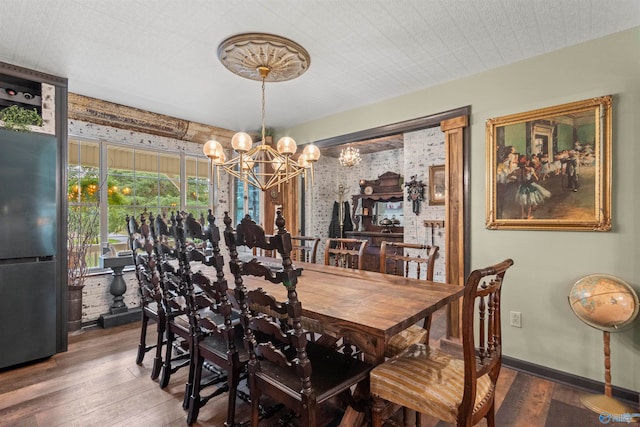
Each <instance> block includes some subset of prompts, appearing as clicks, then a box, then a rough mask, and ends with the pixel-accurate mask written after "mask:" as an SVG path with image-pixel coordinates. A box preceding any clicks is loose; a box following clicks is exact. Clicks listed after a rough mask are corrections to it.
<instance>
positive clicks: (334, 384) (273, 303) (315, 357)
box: [237, 212, 371, 427]
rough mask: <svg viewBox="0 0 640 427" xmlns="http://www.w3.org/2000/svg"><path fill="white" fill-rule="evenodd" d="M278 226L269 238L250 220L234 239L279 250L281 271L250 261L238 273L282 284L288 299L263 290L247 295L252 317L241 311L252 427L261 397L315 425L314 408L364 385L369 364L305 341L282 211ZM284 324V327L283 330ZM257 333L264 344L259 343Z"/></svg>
mask: <svg viewBox="0 0 640 427" xmlns="http://www.w3.org/2000/svg"><path fill="white" fill-rule="evenodd" d="M276 226H277V228H278V232H277V234H275V235H274V236H272V237H271V238H269V239H266V238H265V235H264V231H262V229H261V228H260V227H259V226H258V225H256V224H255V223H253V222H252V221H251V220H250V218H249V219H248V220H247V219H246V218H245V220H243V222H242V223H241V224H240V225H239V226H238V229H241V232H239V233H238V235H239V236H241V237H242V239H241V240H240V241H238V244H245V245H247V246H249V247H253V246H258V247H262V248H264V249H275V250H277V251H278V253H279V255H280V258H282V270H276V271H274V270H272V269H271V268H269V267H267V266H266V265H263V264H261V263H260V262H259V261H258V260H256V259H253V260H251V261H249V262H245V263H240V264H238V265H237V266H238V270H237V271H238V272H239V273H240V274H241V275H252V276H259V277H264V279H266V280H267V281H269V282H272V283H281V284H282V285H284V286H285V287H286V289H287V299H286V300H278V299H277V298H276V297H274V296H272V295H270V294H268V293H267V292H265V291H264V290H262V289H252V290H250V291H249V292H248V293H247V303H248V304H249V305H250V306H251V307H254V310H255V311H254V312H253V313H252V312H251V311H249V310H244V311H243V318H244V320H243V322H244V324H245V344H246V346H247V348H248V350H249V352H250V353H249V389H250V394H251V426H252V427H258V422H259V420H260V415H261V414H260V410H259V405H260V399H261V397H262V396H264V395H267V396H269V397H270V398H271V399H273V400H275V401H277V402H280V403H283V404H284V405H286V406H287V407H288V408H289V409H291V410H293V411H294V412H295V413H297V414H299V416H300V418H299V422H300V424H301V425H302V426H304V427H316V426H317V425H318V414H317V411H318V406H319V405H320V404H322V403H324V402H326V401H328V400H329V399H331V398H333V397H335V396H337V395H339V394H341V393H349V390H350V388H351V387H352V386H354V385H356V384H358V383H360V382H363V381H367V378H368V373H369V370H370V369H371V366H370V365H368V364H366V363H364V362H362V361H359V360H356V359H353V358H351V357H349V356H347V355H345V354H343V353H339V352H337V351H335V350H334V349H332V348H329V347H325V346H322V345H317V344H315V343H312V342H308V340H307V331H305V330H304V329H303V327H302V303H301V301H300V299H299V298H298V293H297V291H296V287H297V283H298V280H299V276H300V274H301V271H300V270H299V269H294V268H293V267H292V264H291V250H292V244H291V236H290V235H289V233H288V232H287V231H286V229H285V220H284V218H283V217H282V214H281V213H280V212H278V213H277V218H276ZM261 308H264V310H261ZM274 314H275V316H274ZM282 317H284V318H285V319H284V322H283V321H282V320H283V319H282ZM283 325H286V326H285V327H284V328H283ZM257 333H260V334H261V337H263V338H264V341H260V342H259V341H258V339H257V338H256V334H257Z"/></svg>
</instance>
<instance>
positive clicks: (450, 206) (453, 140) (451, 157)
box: [440, 116, 469, 340]
mask: <svg viewBox="0 0 640 427" xmlns="http://www.w3.org/2000/svg"><path fill="white" fill-rule="evenodd" d="M468 125H469V117H468V116H459V117H455V118H453V119H449V120H443V121H442V122H441V123H440V129H441V130H442V131H443V132H444V147H445V159H446V161H445V180H446V181H445V198H444V200H445V214H444V215H445V224H447V227H446V228H445V247H446V248H447V250H446V253H445V265H446V281H447V283H451V284H455V285H460V286H464V282H465V269H466V265H465V257H464V256H465V251H464V248H465V240H464V239H465V231H466V230H465V217H464V212H465V206H464V194H465V188H464V187H465V182H464V181H465V170H464V128H465V127H467V126H468ZM447 309H448V313H447V332H446V338H447V339H453V340H459V339H460V338H461V336H462V331H461V329H460V324H461V320H462V319H461V315H462V312H461V309H460V302H459V301H454V302H452V303H451V304H449V306H448V308H447Z"/></svg>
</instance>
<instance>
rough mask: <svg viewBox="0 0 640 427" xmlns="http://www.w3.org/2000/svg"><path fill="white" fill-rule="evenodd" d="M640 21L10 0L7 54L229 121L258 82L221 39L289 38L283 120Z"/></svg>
mask: <svg viewBox="0 0 640 427" xmlns="http://www.w3.org/2000/svg"><path fill="white" fill-rule="evenodd" d="M638 25H640V1H638V0H616V1H612V0H467V1H463V0H402V1H401V0H325V1H311V0H226V1H222V0H188V1H185V0H182V1H176V0H172V1H168V0H108V1H97V0H2V4H1V6H0V61H2V62H8V63H11V64H15V65H20V66H23V67H27V68H32V69H36V70H39V71H43V72H47V73H50V74H54V75H58V76H62V77H67V78H68V79H69V90H70V91H71V92H74V93H77V94H81V95H86V96H90V97H95V98H99V99H103V100H107V101H111V102H115V103H119V104H123V105H128V106H131V107H137V108H141V109H145V110H149V111H153V112H156V113H161V114H167V115H170V116H173V117H177V118H181V119H186V120H191V121H195V122H200V123H205V124H210V125H214V126H219V127H223V128H227V129H232V130H249V131H251V130H255V129H257V128H258V127H259V125H260V83H259V82H256V81H252V80H247V79H243V78H241V77H238V76H236V75H234V74H232V73H231V72H229V71H228V70H227V69H226V68H224V66H222V64H220V62H219V61H218V59H217V56H216V51H217V47H218V44H219V43H220V42H221V41H222V40H224V39H226V38H227V37H229V36H231V35H234V34H238V33H243V32H267V33H272V34H277V35H281V36H284V37H287V38H290V39H292V40H294V41H296V42H298V43H299V44H301V45H302V46H304V47H305V48H306V49H307V51H308V52H309V53H310V55H311V66H310V67H309V70H308V71H307V72H306V73H305V74H303V75H302V76H301V77H300V78H298V79H295V80H292V81H289V82H281V83H271V84H269V83H267V86H266V116H267V117H266V121H267V126H272V127H276V128H278V127H288V126H295V125H298V124H301V123H304V122H307V121H310V120H314V119H318V118H321V117H325V116H328V115H330V114H334V113H336V112H340V111H345V110H349V109H353V108H356V107H359V106H363V105H367V104H371V103H375V102H378V101H381V100H384V99H388V98H391V97H395V96H399V95H402V94H406V93H410V92H414V91H416V90H419V89H423V88H427V87H430V86H434V85H438V84H441V83H443V82H446V81H450V80H455V79H459V78H461V77H465V76H469V75H472V74H475V73H479V72H482V71H485V70H489V69H492V68H496V67H500V66H502V65H506V64H509V63H513V62H516V61H520V60H523V59H525V58H529V57H532V56H536V55H540V54H543V53H545V52H549V51H553V50H557V49H560V48H563V47H566V46H570V45H574V44H577V43H581V42H584V41H587V40H590V39H595V38H599V37H602V36H605V35H607V34H611V33H615V32H618V31H622V30H625V29H628V28H632V27H635V26H638Z"/></svg>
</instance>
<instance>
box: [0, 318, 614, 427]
mask: <svg viewBox="0 0 640 427" xmlns="http://www.w3.org/2000/svg"><path fill="white" fill-rule="evenodd" d="M443 322H444V316H436V317H435V318H434V321H433V325H432V339H434V340H435V339H437V338H438V337H440V336H442V331H443V330H444V326H443ZM139 327H140V325H139V323H133V324H130V325H124V326H119V327H115V328H111V329H106V330H105V329H101V328H91V329H88V330H85V331H84V332H82V333H81V334H78V335H73V336H70V338H69V351H67V352H65V353H60V354H56V355H54V356H53V357H51V358H49V359H47V360H44V361H41V362H38V363H34V364H30V365H27V366H22V367H18V368H14V369H10V370H5V371H0V426H12V427H16V426H28V427H34V426H46V427H54V426H65V427H71V426H82V427H89V426H99V427H103V426H122V427H141V426H150V427H151V426H153V427H158V426H185V425H186V415H185V412H184V411H183V409H182V406H181V405H182V397H183V392H184V384H185V381H186V375H187V372H186V369H182V370H181V371H179V372H178V373H176V374H175V375H174V376H172V378H171V382H170V384H169V386H168V387H167V388H166V389H164V390H162V389H160V387H159V386H158V383H157V382H156V381H152V380H151V379H150V377H149V375H150V369H151V359H152V355H151V354H147V355H146V357H145V360H144V362H143V364H142V365H140V366H139V365H136V363H135V357H136V350H137V344H138V338H139V330H140V329H139ZM154 332H155V326H151V327H150V328H149V338H150V339H151V338H152V334H153V333H154ZM582 393H583V392H582V391H581V390H578V389H576V388H572V387H569V386H566V385H563V384H559V383H554V382H551V381H548V380H546V379H541V378H538V377H534V376H531V375H528V374H524V373H521V372H517V371H514V370H512V369H508V368H503V369H502V372H501V376H500V380H499V382H498V388H497V395H496V404H497V408H498V410H497V413H496V424H497V425H498V426H517V427H529V426H530V427H552V426H553V427H563V426H567V427H569V426H571V427H573V426H601V425H602V424H601V423H600V422H599V420H598V414H595V413H593V412H591V411H589V410H587V409H585V408H584V407H582V405H581V404H580V401H579V398H580V396H581V394H582ZM225 405H226V394H222V395H221V396H219V397H216V398H215V399H213V400H211V401H210V402H209V403H208V404H207V405H206V406H205V407H203V408H202V409H201V411H200V416H199V418H198V423H196V424H195V425H196V426H215V427H221V426H222V425H223V423H224V418H225V411H226V406H225ZM248 409H249V408H248V405H247V404H246V403H244V402H242V401H240V400H239V403H238V420H239V421H246V420H247V419H248V415H249V411H248ZM336 411H337V410H336V409H335V408H332V409H330V410H328V411H327V412H326V413H325V414H324V416H323V418H322V421H321V422H322V424H321V425H322V426H323V427H329V426H331V427H333V426H336V425H337V424H338V423H339V421H340V417H341V415H340V412H336ZM262 425H264V426H269V427H270V426H274V427H275V426H281V425H282V424H280V423H279V421H278V417H273V418H271V419H269V420H265V421H264V422H263V423H262V424H261V426H262ZM448 425H449V424H445V423H442V422H440V421H437V420H430V421H429V422H428V423H427V425H426V426H425V427H444V426H448ZM480 425H486V423H485V422H484V421H483V422H482V423H481V424H480Z"/></svg>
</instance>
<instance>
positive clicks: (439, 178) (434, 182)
mask: <svg viewBox="0 0 640 427" xmlns="http://www.w3.org/2000/svg"><path fill="white" fill-rule="evenodd" d="M444 192H445V175H444V165H437V166H429V204H430V205H444V196H445V194H444Z"/></svg>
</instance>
